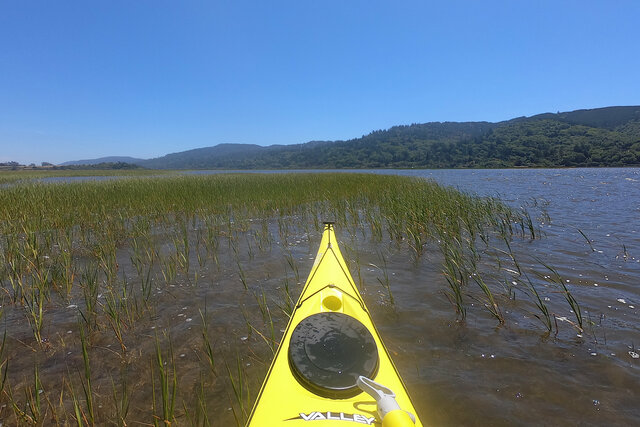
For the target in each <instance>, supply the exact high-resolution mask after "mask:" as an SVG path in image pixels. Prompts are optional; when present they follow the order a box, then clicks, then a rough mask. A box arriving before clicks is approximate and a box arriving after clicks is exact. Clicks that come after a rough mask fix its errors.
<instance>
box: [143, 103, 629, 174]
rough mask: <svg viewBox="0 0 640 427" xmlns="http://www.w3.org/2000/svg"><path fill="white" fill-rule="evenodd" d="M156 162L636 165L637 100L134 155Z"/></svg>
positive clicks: (204, 165)
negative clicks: (328, 137)
mask: <svg viewBox="0 0 640 427" xmlns="http://www.w3.org/2000/svg"><path fill="white" fill-rule="evenodd" d="M139 164H141V165H142V166H144V167H148V168H159V169H163V168H164V169H308V168H319V169H323V168H330V169H333V168H338V169H339V168H492V167H567V166H572V167H578V166H631V165H635V166H638V165H640V106H631V107H606V108H597V109H590V110H576V111H570V112H564V113H557V114H553V113H545V114H539V115H536V116H532V117H518V118H515V119H512V120H508V121H504V122H499V123H489V122H444V123H440V122H434V123H424V124H412V125H407V126H394V127H392V128H390V129H387V130H377V131H374V132H371V133H370V134H368V135H364V136H362V137H360V138H355V139H351V140H348V141H312V142H308V143H305V144H296V145H272V146H269V147H262V146H258V145H249V144H221V145H217V146H215V147H207V148H200V149H195V150H189V151H184V152H181V153H174V154H169V155H166V156H164V157H160V158H157V159H151V160H146V161H143V162H140V163H139Z"/></svg>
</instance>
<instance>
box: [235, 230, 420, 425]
mask: <svg viewBox="0 0 640 427" xmlns="http://www.w3.org/2000/svg"><path fill="white" fill-rule="evenodd" d="M318 313H339V314H340V316H349V317H352V318H354V319H356V320H357V322H353V323H358V324H361V325H363V327H364V328H366V330H367V331H368V333H369V334H370V338H369V339H371V340H373V342H374V343H375V348H376V349H377V356H376V358H377V363H376V366H375V369H373V370H372V371H371V373H372V375H371V376H372V378H371V379H372V380H374V381H376V382H378V383H380V384H384V386H385V387H387V388H389V389H391V390H393V391H394V393H395V394H396V401H397V402H398V404H399V405H400V407H401V408H402V409H403V410H405V411H407V412H409V413H412V414H414V416H415V417H416V422H415V425H416V426H422V424H421V422H420V420H419V419H418V417H417V414H416V411H415V408H414V406H413V404H412V402H411V400H410V398H409V394H408V393H407V391H406V388H405V386H404V384H403V382H402V380H401V378H400V375H399V374H398V372H397V370H396V368H395V366H394V365H393V362H392V361H391V357H390V356H389V352H388V351H387V349H386V347H385V346H384V344H383V342H382V339H381V338H380V334H379V333H378V331H377V329H376V327H375V325H374V324H373V321H372V319H371V316H370V314H369V311H368V309H367V307H366V305H365V303H364V300H363V299H362V296H361V295H360V292H359V291H358V289H357V287H356V285H355V283H354V281H353V278H352V277H351V274H350V273H349V270H348V268H347V265H346V263H345V261H344V258H343V257H342V254H341V252H340V249H339V247H338V244H337V240H336V237H335V232H334V228H333V225H332V224H330V223H327V224H325V229H324V232H323V236H322V241H321V243H320V249H319V250H318V254H317V256H316V258H315V262H314V264H313V267H312V269H311V273H310V274H309V278H308V279H307V282H306V283H305V286H304V288H303V290H302V293H301V295H300V298H299V299H298V302H297V304H296V307H295V310H294V311H293V313H292V315H291V318H290V320H289V324H288V325H287V328H286V330H285V333H284V336H283V339H282V342H281V343H280V346H279V347H278V350H277V352H276V355H275V357H274V360H273V362H272V364H271V367H270V368H269V371H268V373H267V376H266V378H265V380H264V382H263V384H262V387H261V389H260V393H259V395H258V397H257V399H256V403H255V405H254V408H253V410H252V412H251V414H250V417H249V420H248V422H247V426H249V427H259V426H289V427H295V426H309V425H310V424H309V423H310V422H312V424H311V426H317V427H322V426H341V425H342V426H345V427H348V426H349V425H353V426H355V425H358V424H360V425H381V421H380V420H379V416H378V413H377V406H376V402H375V400H374V399H373V398H372V397H371V396H369V395H368V394H366V393H364V392H362V391H360V390H359V389H354V390H350V391H348V392H345V393H344V394H343V395H340V393H332V392H331V391H327V390H325V392H322V391H320V392H319V391H318V390H316V389H314V388H313V387H310V386H309V384H306V383H305V381H304V380H301V378H300V375H296V374H295V371H296V369H295V366H292V364H295V361H294V360H293V356H292V355H291V354H288V353H290V350H289V348H290V344H291V342H292V336H293V339H294V347H295V345H296V341H295V339H296V337H295V334H294V332H295V331H296V327H297V326H298V325H300V324H301V322H304V321H305V319H308V318H309V317H310V316H314V315H317V314H318ZM297 329H298V330H300V329H301V327H298V328H297ZM307 350H308V348H307ZM331 350H332V351H334V352H337V353H340V351H341V350H344V349H340V348H337V349H331ZM347 350H348V349H347ZM347 353H348V351H347ZM343 356H344V357H346V358H349V354H344V355H343ZM311 359H312V362H313V363H315V364H318V365H321V362H317V361H316V360H315V359H314V357H313V355H312V356H311ZM385 425H386V423H385ZM412 425H413V424H412Z"/></svg>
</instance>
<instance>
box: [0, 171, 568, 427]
mask: <svg viewBox="0 0 640 427" xmlns="http://www.w3.org/2000/svg"><path fill="white" fill-rule="evenodd" d="M327 218H331V219H335V220H336V221H338V223H339V229H340V230H343V231H344V233H345V235H347V234H348V235H349V237H350V240H349V244H344V245H343V249H344V250H345V254H346V255H347V258H348V260H347V261H348V262H349V263H350V265H351V270H352V271H353V272H355V273H356V274H355V277H356V278H357V280H358V283H359V284H360V286H362V285H363V284H364V280H365V274H364V273H363V272H362V269H361V266H362V265H361V264H362V263H363V262H364V256H363V253H362V252H361V245H362V243H363V242H366V241H367V240H370V241H371V242H373V243H375V244H376V245H378V247H381V245H389V247H394V248H398V247H400V248H403V249H402V250H404V251H405V252H406V253H408V254H409V255H408V256H407V257H406V259H407V262H408V263H410V262H413V263H416V264H417V263H419V262H421V261H425V260H424V258H425V257H424V256H425V254H427V253H429V251H428V250H429V249H432V248H434V246H438V247H439V248H440V253H441V254H442V257H443V267H442V271H443V275H444V278H446V280H447V283H448V284H449V288H448V289H449V290H448V291H447V295H448V296H449V298H450V300H451V301H452V303H453V305H454V307H455V309H456V311H457V312H458V314H459V315H460V316H461V317H462V319H464V318H465V316H466V314H467V312H468V311H470V310H471V309H472V308H471V307H470V306H468V305H467V301H469V297H471V298H472V299H475V300H479V301H481V302H482V306H483V307H485V308H486V310H488V312H489V313H490V314H491V315H492V316H493V317H495V318H496V319H497V320H498V321H499V322H500V323H502V322H504V321H505V319H504V317H502V311H501V309H500V304H501V303H502V302H501V300H500V296H499V295H496V290H495V286H496V283H497V282H496V283H493V282H491V280H490V279H491V277H490V276H485V275H482V276H480V272H479V271H478V270H479V267H478V266H477V263H478V260H479V259H480V258H481V256H482V253H483V250H487V249H488V248H489V247H490V245H493V246H497V245H496V244H494V243H493V242H494V240H495V241H497V242H498V245H502V246H501V247H502V248H504V247H506V249H507V250H503V249H498V248H493V246H491V248H492V250H495V251H496V252H497V251H502V252H501V253H498V255H497V256H496V259H497V260H498V262H499V263H507V262H508V261H509V262H511V264H515V267H514V268H515V269H516V270H517V271H518V272H519V271H520V266H519V265H518V264H517V263H516V261H515V256H513V251H512V249H511V247H510V244H509V241H510V239H511V238H512V236H513V235H518V236H521V237H523V238H535V237H537V236H538V235H539V233H538V232H537V231H536V230H535V227H534V225H533V222H532V220H531V217H530V216H529V215H528V213H527V212H526V211H522V212H520V211H518V212H514V211H512V210H510V209H508V208H507V207H506V206H505V205H503V204H502V203H500V202H499V201H498V200H496V199H491V198H478V197H474V196H471V195H468V194H464V193H460V192H458V191H456V190H453V189H451V188H444V187H441V186H438V185H436V184H435V183H432V182H429V181H424V180H421V179H413V178H407V177H399V176H378V175H365V174H285V175H271V174H269V175H253V174H252V175H217V176H181V177H170V178H139V179H122V180H117V181H104V182H85V183H74V184H19V185H15V186H10V187H7V188H3V189H2V191H1V192H0V281H1V283H2V287H3V290H4V293H3V296H2V299H3V301H2V304H1V305H3V306H6V305H7V304H9V306H10V307H23V308H26V310H25V311H24V313H25V314H26V315H27V319H28V320H29V321H30V322H31V323H30V324H31V325H33V331H32V332H33V334H32V335H33V338H32V339H33V340H35V341H36V342H37V343H42V342H43V341H45V340H46V341H47V344H46V346H41V345H36V346H30V345H29V344H30V343H29V342H24V339H23V342H24V345H25V346H30V348H33V349H34V351H36V352H38V353H42V354H44V352H45V351H46V349H47V348H48V349H49V351H54V352H55V351H61V352H62V351H70V352H71V353H73V352H78V353H81V354H82V357H83V364H84V367H85V375H84V377H82V376H80V378H79V377H78V376H75V375H74V376H72V375H65V374H61V375H62V376H63V378H62V379H57V381H53V382H51V385H50V386H48V387H47V390H45V391H44V395H45V397H47V398H48V396H59V395H61V394H62V393H63V391H62V390H56V389H55V386H54V384H56V383H57V384H66V389H68V390H71V394H72V395H73V400H72V401H69V403H67V404H66V405H65V404H62V406H61V408H60V409H58V415H57V416H58V417H59V419H64V420H67V421H69V422H73V421H78V422H79V418H82V420H83V421H82V422H87V421H91V420H93V421H95V422H96V423H101V422H111V423H113V424H118V425H124V423H125V422H126V423H130V422H131V421H132V420H134V419H135V420H136V421H145V422H149V421H150V420H153V422H154V423H156V424H161V423H167V422H174V423H175V420H177V419H180V418H181V417H186V416H188V417H189V418H190V419H198V420H201V421H203V420H211V419H213V418H212V417H210V416H208V415H207V414H206V412H207V411H213V410H215V409H216V407H217V408H219V407H220V405H218V406H215V405H213V404H212V405H206V404H205V402H207V401H209V402H211V399H213V400H214V401H215V400H216V399H217V400H220V393H222V395H223V396H224V391H223V390H227V392H226V393H227V394H228V395H229V396H233V398H232V406H233V408H234V409H233V413H234V414H235V417H236V421H237V422H238V423H242V422H243V420H244V419H245V418H246V416H247V412H248V411H249V410H250V403H251V402H250V398H249V395H248V393H247V387H248V385H247V384H248V379H247V378H248V376H247V372H245V371H246V370H247V369H248V368H247V366H246V363H245V361H244V360H251V361H252V362H254V365H258V366H262V367H266V366H268V364H269V359H270V357H272V354H273V353H274V352H275V350H276V349H277V346H278V339H279V336H278V335H279V332H278V331H279V330H280V329H281V328H282V327H283V326H284V324H286V321H287V319H288V316H289V315H290V314H291V312H292V310H293V306H294V304H295V293H296V292H299V285H300V283H301V282H302V281H303V280H304V278H303V277H301V274H300V273H301V271H299V265H298V262H299V260H298V259H297V258H296V257H295V256H294V248H295V245H296V244H297V243H299V242H300V241H302V240H305V239H307V240H308V241H309V250H310V251H314V250H315V248H312V246H314V245H312V244H311V243H312V239H315V238H316V236H317V234H318V233H319V231H320V229H321V224H322V221H323V220H325V219H327ZM314 234H315V235H314ZM301 236H304V237H301ZM296 242H297V243H296ZM385 242H386V243H385ZM502 242H504V244H503V243H502ZM314 244H315V243H314ZM382 253H383V252H378V254H379V256H378V260H379V261H376V263H377V264H379V271H380V272H381V274H382V277H378V281H379V285H378V284H374V286H380V287H381V288H382V289H383V290H384V291H385V294H386V296H387V298H388V299H389V301H390V302H391V303H392V304H394V303H396V298H394V295H393V293H392V291H391V287H392V286H397V284H396V283H391V282H392V280H390V277H389V274H388V270H389V269H390V266H389V265H388V264H387V259H386V258H385V257H384V256H383V255H382ZM263 255H264V256H265V257H281V261H282V264H281V265H284V266H285V269H284V278H283V277H273V279H274V280H273V282H271V283H276V284H277V285H274V286H280V287H281V289H280V291H279V292H275V291H274V290H270V289H266V288H265V287H264V285H263V284H260V283H259V279H257V277H263V275H262V276H258V275H257V273H258V272H259V271H258V270H259V269H260V268H262V267H261V264H260V259H261V258H260V257H261V256H263ZM209 260H211V261H213V262H211V263H210V262H208V261H209ZM426 262H432V260H427V261H426ZM300 270H302V269H300ZM305 270H306V269H305ZM229 272H231V274H233V277H234V280H235V281H236V283H237V291H236V292H234V294H237V295H239V300H240V301H242V302H241V304H244V305H247V306H248V307H247V309H238V310H237V313H236V318H235V320H232V319H229V320H227V319H222V320H220V319H219V318H218V317H217V316H218V314H217V313H216V312H215V311H212V312H211V316H210V318H209V316H208V315H207V311H206V310H207V303H206V301H205V302H204V306H198V307H195V308H194V310H196V309H201V310H202V309H203V310H204V314H202V312H201V315H200V320H201V321H202V323H203V326H202V330H201V334H200V335H201V337H200V338H199V339H197V340H196V342H195V343H191V344H189V345H190V346H192V350H193V351H192V352H191V353H189V352H187V351H185V355H189V354H192V353H193V354H197V355H199V356H198V358H199V360H198V363H197V365H196V366H197V369H200V370H201V372H199V373H197V374H194V375H192V376H191V377H189V378H199V381H200V387H199V388H196V389H193V390H196V392H195V393H192V395H187V394H184V395H181V394H180V392H181V388H182V387H187V388H188V389H189V390H191V389H192V385H191V386H190V385H186V384H184V383H183V382H182V381H187V380H186V379H184V380H182V377H181V375H180V370H181V369H187V367H185V366H184V365H183V364H182V360H181V359H180V358H176V357H174V353H173V344H171V342H169V341H167V340H165V341H161V340H158V339H157V338H156V340H155V341H153V336H154V334H153V333H149V331H148V329H146V328H148V327H149V323H150V322H151V323H153V324H156V323H157V322H158V321H159V322H162V323H167V324H169V325H170V326H168V327H169V328H178V327H179V325H178V324H177V323H176V321H175V320H174V319H175V318H173V317H171V315H170V314H160V313H170V312H171V309H172V308H174V309H177V310H181V308H180V307H178V306H177V305H178V304H182V301H183V298H182V294H183V293H187V294H192V293H194V292H204V291H205V290H206V291H207V292H212V293H214V295H215V292H217V291H219V287H220V286H219V283H221V282H222V281H224V280H226V279H225V277H227V276H225V274H229ZM268 274H273V273H271V272H269V273H268ZM287 274H289V275H291V276H293V277H287ZM514 274H516V275H517V274H518V273H516V272H515V270H514ZM238 277H240V280H239V281H238V279H237V278H238ZM193 278H195V279H196V280H192V279H193ZM470 278H473V281H472V282H471V283H476V284H477V285H478V288H475V287H474V289H470V286H468V285H469V280H470ZM265 280H269V279H265ZM290 280H291V282H293V283H291V282H290ZM238 282H240V283H238ZM203 283H205V284H208V289H207V286H206V285H205V286H203V285H202V284H203ZM500 283H501V282H500ZM369 286H371V284H369ZM197 288H199V289H201V290H200V291H197V290H196V289H197ZM51 290H55V291H56V292H53V293H52V292H50V291H51ZM566 295H569V293H568V291H567V292H565V296H566ZM139 302H140V303H139ZM75 306H77V307H76V308H74V307H75ZM274 307H278V308H279V309H276V310H273V308H274ZM64 310H72V312H76V311H77V312H79V313H80V316H81V317H82V318H83V319H84V323H83V324H81V325H80V326H79V328H81V330H82V331H83V332H82V334H81V336H80V340H79V341H78V340H77V339H74V338H73V337H74V335H69V336H68V338H67V339H65V340H61V339H55V340H54V339H49V338H51V337H54V336H56V334H58V335H62V334H65V333H66V330H65V329H66V327H65V325H64V324H61V325H58V324H56V320H55V319H54V316H53V315H51V316H49V312H59V311H64ZM156 313H158V314H156ZM256 315H257V316H259V317H258V318H256ZM165 316H167V317H166V318H165ZM195 317H196V318H197V316H195ZM51 319H54V320H51ZM178 319H179V320H180V322H185V321H186V320H185V319H186V316H185V317H179V318H178ZM188 320H192V319H191V318H189V319H188ZM47 322H48V323H47ZM210 322H222V323H224V322H227V323H226V325H233V322H236V324H237V322H241V323H243V324H244V325H245V326H246V327H247V328H248V331H249V333H250V335H251V334H253V333H255V335H254V336H253V337H249V338H248V339H247V340H246V341H243V344H240V345H236V344H229V343H233V342H235V341H237V339H236V338H237V337H234V331H233V327H231V326H229V327H228V329H229V330H224V329H223V330H218V331H213V330H212V329H209V328H208V325H209V323H210ZM225 329H226V328H225ZM178 330H179V332H178V334H180V338H181V340H180V342H174V344H178V345H182V341H184V342H185V343H187V342H189V335H188V332H187V331H188V329H186V330H185V329H178ZM13 333H14V331H13V330H11V331H9V339H11V335H12V334H13ZM85 333H86V335H85ZM172 336H174V337H175V336H176V335H175V334H173V333H172ZM183 338H184V339H183ZM12 342H15V341H12ZM60 342H63V343H66V344H64V347H65V348H58V347H60V346H61V344H60ZM221 343H227V344H224V345H223V344H221ZM111 344H114V345H115V346H116V348H119V349H120V350H121V351H114V350H113V349H110V348H109V347H110V345H111ZM265 344H266V346H265ZM185 345H187V344H185ZM225 345H226V347H225ZM45 347H46V348H45ZM67 347H68V348H67ZM264 350H267V351H264ZM105 351H106V353H105ZM16 354H17V353H16V352H13V353H12V354H10V355H5V356H2V352H0V369H4V374H5V375H6V378H8V379H7V381H6V382H7V384H15V387H18V389H20V390H22V391H24V392H27V391H28V390H29V389H33V386H32V385H26V384H23V383H22V382H21V380H20V376H23V375H24V372H17V371H16V372H15V375H14V372H11V370H10V368H9V366H13V365H11V363H8V362H7V360H8V361H9V362H10V361H11V357H17V356H16ZM101 354H109V355H113V354H116V355H118V357H117V358H116V359H118V360H117V361H115V362H110V360H109V358H105V357H104V356H103V355H101ZM229 354H235V355H236V360H235V363H231V364H227V363H225V364H217V363H215V360H216V359H219V358H220V357H222V359H220V360H230V359H229ZM90 356H91V357H90ZM3 357H4V359H3ZM181 357H182V355H181ZM185 357H187V356H185ZM246 358H248V359H246ZM150 359H151V360H153V362H152V363H151V364H145V363H141V362H140V361H141V360H146V361H148V360H150ZM3 360H4V361H3ZM89 360H91V364H92V365H93V367H94V369H93V373H94V376H93V377H92V376H91V373H92V371H91V369H89V368H90V367H89ZM97 363H99V364H100V365H103V364H106V365H109V363H115V364H116V365H118V369H119V370H122V369H123V368H122V366H119V364H123V366H124V367H125V368H130V370H131V372H135V371H139V372H137V373H138V375H139V376H140V377H144V376H145V375H146V380H141V381H142V382H141V383H140V384H137V385H136V384H134V382H133V381H132V382H131V383H127V382H124V381H125V380H124V378H123V379H121V380H120V385H119V384H115V383H114V382H113V380H112V379H111V378H113V376H109V375H106V376H104V375H100V376H95V373H96V372H98V371H97V370H96V368H95V366H97V365H96V364H97ZM36 366H37V365H36ZM188 366H189V369H193V368H192V367H191V365H188ZM0 373H1V372H0ZM7 373H8V374H7ZM36 374H37V375H38V378H39V376H40V372H39V371H38V370H37V367H36V370H35V371H33V373H31V374H30V376H31V377H32V378H33V377H34V375H36ZM103 377H104V378H107V379H108V380H109V382H108V383H105V381H103ZM149 377H152V378H151V381H150V382H149ZM185 378H186V377H185ZM223 379H224V380H223ZM196 381H198V380H196ZM205 383H206V384H205ZM222 383H225V384H226V388H225V386H224V385H223V384H222ZM2 384H3V385H4V380H3V383H2ZM31 384H33V382H31ZM136 387H137V389H136ZM215 387H218V388H215ZM63 388H65V387H63ZM105 388H106V389H107V390H109V392H104V390H103V389H105ZM212 388H213V389H215V390H217V393H218V394H217V395H214V394H212V393H214V391H212ZM101 389H102V392H98V391H99V390H101ZM74 390H75V391H80V390H81V391H84V396H83V397H84V398H82V397H79V396H76V393H75V392H74ZM117 390H121V391H120V392H117ZM145 390H146V391H147V392H148V393H146V394H145V393H144V391H145ZM198 390H199V391H198ZM0 392H1V393H0V394H1V395H0V401H2V400H8V401H10V402H15V404H16V405H17V406H13V407H17V408H25V406H24V404H25V398H24V397H22V396H25V394H24V393H20V394H18V393H16V394H15V395H13V394H12V395H11V396H9V395H8V393H7V389H6V388H5V390H0ZM81 393H82V392H81ZM109 395H112V399H106V398H105V396H109ZM140 395H142V396H146V397H144V398H140V397H137V396H140ZM26 396H28V393H27V394H26ZM134 396H135V397H134ZM32 397H33V398H35V397H36V396H35V395H32ZM178 398H182V399H183V402H185V403H184V405H182V406H183V408H180V405H177V406H176V405H175V402H176V399H178ZM190 398H191V400H192V402H190V403H189V402H187V400H189V399H190ZM141 399H146V401H144V400H142V401H141ZM26 400H28V399H26ZM150 407H153V409H151V413H150V412H149V410H150V409H149V408H150ZM187 407H189V408H191V409H187ZM209 415H211V414H209ZM14 416H15V417H17V415H16V414H14ZM125 419H126V421H125ZM203 422H205V423H206V422H208V421H203Z"/></svg>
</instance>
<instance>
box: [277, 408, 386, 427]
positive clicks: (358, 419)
mask: <svg viewBox="0 0 640 427" xmlns="http://www.w3.org/2000/svg"><path fill="white" fill-rule="evenodd" d="M300 419H302V420H305V421H320V420H335V421H352V422H355V423H359V424H366V425H368V426H370V425H372V424H373V422H374V421H375V420H376V418H375V417H367V416H366V415H361V414H347V413H344V412H331V411H327V412H319V411H314V412H311V413H309V414H305V413H303V412H300V415H299V416H297V417H295V418H289V419H288V420H286V421H291V420H300Z"/></svg>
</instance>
